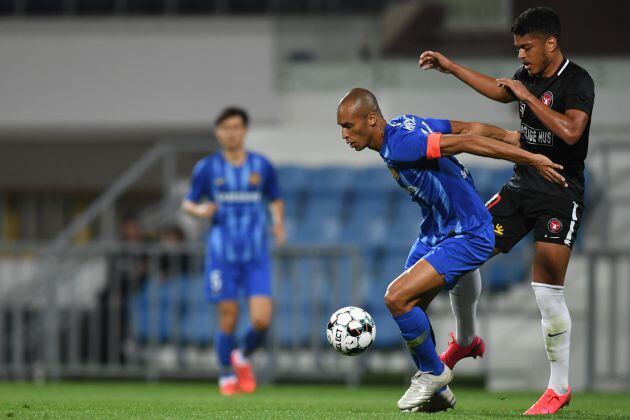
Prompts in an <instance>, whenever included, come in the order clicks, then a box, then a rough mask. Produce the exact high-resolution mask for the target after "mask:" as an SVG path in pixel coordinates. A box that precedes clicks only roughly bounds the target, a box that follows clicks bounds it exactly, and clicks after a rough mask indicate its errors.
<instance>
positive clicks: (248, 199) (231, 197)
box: [218, 191, 261, 203]
mask: <svg viewBox="0 0 630 420" xmlns="http://www.w3.org/2000/svg"><path fill="white" fill-rule="evenodd" d="M218 199H219V201H222V202H224V203H255V202H258V201H260V200H261V195H260V191H230V192H222V193H219V195H218Z"/></svg>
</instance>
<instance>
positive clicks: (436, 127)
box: [424, 118, 451, 134]
mask: <svg viewBox="0 0 630 420" xmlns="http://www.w3.org/2000/svg"><path fill="white" fill-rule="evenodd" d="M424 120H425V121H426V122H427V124H429V127H431V130H433V131H435V132H437V133H442V134H451V121H450V120H441V119H437V118H425V119H424Z"/></svg>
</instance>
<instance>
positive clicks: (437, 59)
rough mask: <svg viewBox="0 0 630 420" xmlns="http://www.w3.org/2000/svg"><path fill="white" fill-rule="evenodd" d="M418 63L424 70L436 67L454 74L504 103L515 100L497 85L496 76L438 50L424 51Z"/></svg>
mask: <svg viewBox="0 0 630 420" xmlns="http://www.w3.org/2000/svg"><path fill="white" fill-rule="evenodd" d="M418 64H419V65H420V68H422V69H423V70H429V69H435V70H438V71H441V72H442V73H446V74H452V75H453V76H455V77H457V78H458V79H459V80H461V81H462V82H464V83H466V84H467V85H468V86H470V87H471V88H473V89H475V90H476V91H477V92H479V93H481V94H482V95H484V96H486V97H488V98H490V99H493V100H495V101H498V102H503V103H508V102H513V101H514V97H513V96H512V95H510V93H509V92H508V91H507V90H505V89H504V88H502V87H501V86H498V85H497V83H496V78H494V77H490V76H486V75H485V74H481V73H478V72H476V71H474V70H471V69H469V68H467V67H464V66H462V65H461V64H458V63H456V62H454V61H451V60H449V59H448V58H447V57H446V56H445V55H444V54H441V53H439V52H437V51H425V52H423V53H422V54H421V55H420V59H419V60H418Z"/></svg>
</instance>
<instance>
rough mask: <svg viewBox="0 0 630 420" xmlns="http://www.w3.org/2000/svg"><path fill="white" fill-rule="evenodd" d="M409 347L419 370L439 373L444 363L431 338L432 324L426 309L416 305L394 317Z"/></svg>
mask: <svg viewBox="0 0 630 420" xmlns="http://www.w3.org/2000/svg"><path fill="white" fill-rule="evenodd" d="M394 321H396V323H397V324H398V328H400V332H401V333H402V336H403V338H404V339H405V341H407V348H408V349H409V352H410V353H411V357H412V358H413V361H414V362H415V363H416V366H417V367H418V369H419V370H421V371H423V372H428V373H431V374H433V375H439V374H441V373H442V371H443V370H444V365H443V364H442V361H441V360H440V357H439V356H438V354H437V352H436V351H435V343H434V342H433V340H432V339H431V324H430V323H429V318H428V317H427V315H426V314H425V313H424V311H423V310H422V309H420V308H418V307H417V306H415V307H414V308H413V309H412V310H410V311H409V312H407V313H405V314H402V315H398V316H395V317H394Z"/></svg>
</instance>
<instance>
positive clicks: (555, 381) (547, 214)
mask: <svg viewBox="0 0 630 420" xmlns="http://www.w3.org/2000/svg"><path fill="white" fill-rule="evenodd" d="M512 33H513V34H514V45H515V46H516V49H517V51H518V58H519V60H521V62H522V63H523V66H522V67H521V68H519V69H518V70H517V72H516V74H515V75H514V78H513V79H505V78H502V79H495V78H493V77H489V76H485V75H483V74H480V73H477V72H475V71H473V70H470V69H468V68H466V67H463V66H461V65H459V64H457V63H455V62H453V61H451V60H449V59H448V58H446V57H445V56H444V55H442V54H440V53H438V52H433V51H425V52H423V53H422V55H421V56H420V62H419V64H420V66H421V67H422V68H423V69H437V70H439V71H441V72H443V73H450V74H452V75H454V76H455V77H457V78H458V79H460V80H461V81H463V82H464V83H466V84H468V85H469V86H471V87H472V88H473V89H475V90H476V91H477V92H479V93H481V94H482V95H485V96H487V97H488V98H490V99H494V100H495V101H499V102H504V103H508V102H513V101H518V102H519V116H520V118H521V133H522V135H521V138H520V141H519V143H517V144H520V147H522V148H523V149H524V150H528V151H531V152H534V153H541V154H543V155H545V156H547V157H549V158H550V159H552V160H553V161H554V162H558V163H560V164H562V166H563V167H564V169H563V170H562V171H560V173H561V174H562V175H563V176H564V177H565V178H566V180H567V183H568V188H563V187H561V186H558V185H556V184H554V183H552V182H549V180H547V179H545V178H544V177H541V176H540V174H539V173H537V172H536V171H535V170H533V168H531V167H527V166H523V165H519V164H517V165H515V167H514V175H513V176H512V179H511V180H510V181H509V182H508V183H507V184H506V185H505V186H504V187H503V188H502V189H501V191H500V192H499V193H498V194H496V195H495V196H494V197H492V198H491V199H490V201H488V203H487V206H488V209H489V210H490V213H491V214H492V216H493V218H494V226H495V234H496V249H495V251H494V254H495V255H496V254H497V253H500V252H504V253H507V252H509V251H510V249H511V248H512V247H513V246H514V245H516V243H517V242H518V241H520V240H521V239H522V238H523V237H524V236H525V235H527V234H528V233H529V232H530V231H531V230H532V229H533V230H534V268H533V282H532V286H533V288H534V294H535V296H536V302H537V303H538V307H539V308H540V312H541V315H542V332H543V338H544V341H545V348H546V350H547V357H548V359H549V362H550V365H551V374H550V378H549V386H548V388H547V390H546V391H545V393H544V394H543V395H542V396H541V397H540V399H539V400H538V401H537V402H536V403H535V404H534V405H532V407H531V408H530V409H529V410H527V411H526V412H525V414H532V415H533V414H553V413H556V412H558V410H560V409H561V408H562V407H563V406H565V405H567V404H568V403H569V400H570V398H571V388H570V387H569V348H570V335H571V317H570V315H569V310H568V308H567V305H566V303H565V299H564V277H565V274H566V271H567V266H568V264H569V258H570V257H571V249H572V247H573V244H574V243H575V238H576V236H577V232H578V228H579V226H580V220H581V218H582V212H583V209H584V159H585V158H586V153H587V150H588V136H589V128H590V124H591V113H592V110H593V103H594V99H595V91H594V85H593V80H592V79H591V77H590V76H589V74H588V72H587V71H586V70H584V69H583V68H581V67H580V66H578V65H577V64H575V63H573V62H571V61H569V59H568V58H566V57H565V56H564V54H563V53H562V50H561V49H560V46H559V44H558V41H559V38H560V19H559V18H558V16H557V15H556V14H555V13H554V12H553V11H552V10H551V9H549V8H546V7H535V8H531V9H528V10H526V11H525V12H523V13H522V14H521V15H520V16H518V17H517V18H516V21H515V22H514V25H513V26H512ZM477 281H478V286H477V288H479V289H480V288H481V283H480V280H479V279H478V280H477ZM458 295H459V296H453V295H451V302H452V304H453V305H452V306H453V312H454V313H455V316H456V317H457V325H458V328H457V335H456V337H455V339H454V340H453V341H452V342H451V343H450V344H449V348H448V349H447V350H446V351H445V352H444V354H443V355H442V357H443V360H444V361H445V362H446V364H448V365H449V366H450V367H451V368H452V367H453V366H455V363H457V361H459V360H460V359H462V358H464V357H469V356H471V355H476V354H478V353H479V351H480V346H483V342H482V341H481V339H480V338H479V337H477V336H476V333H475V330H474V321H473V319H474V316H475V309H474V308H475V307H476V305H477V298H478V296H479V294H478V293H474V294H471V293H466V292H465V291H462V292H461V293H458ZM460 327H462V328H461V329H460Z"/></svg>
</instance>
